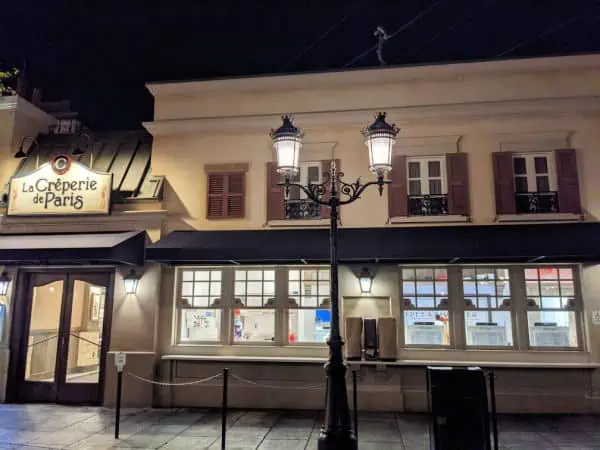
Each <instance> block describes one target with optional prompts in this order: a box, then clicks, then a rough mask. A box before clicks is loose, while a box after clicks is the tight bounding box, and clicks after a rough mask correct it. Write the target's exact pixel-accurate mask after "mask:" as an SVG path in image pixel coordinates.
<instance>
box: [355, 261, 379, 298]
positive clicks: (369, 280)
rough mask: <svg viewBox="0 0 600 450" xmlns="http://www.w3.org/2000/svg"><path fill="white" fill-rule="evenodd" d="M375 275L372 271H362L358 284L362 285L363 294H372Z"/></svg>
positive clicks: (366, 269) (364, 269)
mask: <svg viewBox="0 0 600 450" xmlns="http://www.w3.org/2000/svg"><path fill="white" fill-rule="evenodd" d="M373 278H375V277H374V276H373V274H372V273H371V271H370V270H369V269H368V268H366V267H364V268H363V269H362V270H361V271H360V275H359V276H358V282H359V283H360V292H361V294H370V293H371V287H372V286H373Z"/></svg>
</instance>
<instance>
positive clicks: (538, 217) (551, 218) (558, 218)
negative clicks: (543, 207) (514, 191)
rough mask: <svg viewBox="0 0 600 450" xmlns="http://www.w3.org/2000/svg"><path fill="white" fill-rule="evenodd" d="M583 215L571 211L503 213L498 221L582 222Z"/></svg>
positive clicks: (497, 218) (498, 217)
mask: <svg viewBox="0 0 600 450" xmlns="http://www.w3.org/2000/svg"><path fill="white" fill-rule="evenodd" d="M582 220H583V216H582V215H580V214H571V213H556V214H501V215H498V216H496V219H495V221H496V222H501V223H503V222H580V221H582Z"/></svg>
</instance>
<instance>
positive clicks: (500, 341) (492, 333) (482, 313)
mask: <svg viewBox="0 0 600 450" xmlns="http://www.w3.org/2000/svg"><path fill="white" fill-rule="evenodd" d="M462 280H463V293H464V302H465V312H464V315H465V334H466V340H467V346H477V347H510V346H512V345H513V331H512V315H511V304H512V302H511V297H510V279H509V271H508V269H506V268H503V269H499V268H493V267H476V268H464V269H462Z"/></svg>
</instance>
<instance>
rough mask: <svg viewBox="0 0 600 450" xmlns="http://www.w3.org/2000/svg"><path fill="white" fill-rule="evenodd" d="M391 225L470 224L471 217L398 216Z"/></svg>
mask: <svg viewBox="0 0 600 450" xmlns="http://www.w3.org/2000/svg"><path fill="white" fill-rule="evenodd" d="M389 221H390V223H392V224H396V223H464V222H470V221H471V217H470V216H459V215H442V216H397V217H390V219H389Z"/></svg>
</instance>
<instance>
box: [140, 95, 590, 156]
mask: <svg viewBox="0 0 600 450" xmlns="http://www.w3.org/2000/svg"><path fill="white" fill-rule="evenodd" d="M385 110H386V111H387V113H388V116H389V117H390V118H393V120H394V122H395V123H396V124H397V125H398V126H400V127H402V126H406V125H414V124H418V125H423V124H424V123H427V124H435V123H443V124H445V125H448V124H450V123H452V121H481V120H486V119H488V120H489V119H492V120H498V119H499V118H517V119H521V118H527V119H530V118H531V117H532V116H535V117H537V118H542V117H570V118H573V117H578V116H585V117H588V118H589V117H590V116H599V115H600V96H587V97H563V98H552V99H534V100H501V101H486V102H473V103H461V104H443V105H440V104H438V105H435V104H434V105H419V106H394V107H387V108H385ZM372 113H373V108H367V109H355V110H330V111H298V112H296V113H295V114H294V118H295V121H296V123H297V124H299V126H301V127H303V128H304V129H308V128H316V127H322V126H323V124H324V123H326V124H328V125H330V126H334V125H352V126H357V127H361V126H364V121H365V117H369V116H371V115H372ZM278 120H281V119H280V117H279V113H272V114H253V115H246V116H225V117H190V118H184V119H165V120H156V121H154V122H144V123H143V125H144V127H145V128H146V129H147V130H148V131H149V132H150V133H151V134H152V135H153V136H162V135H170V134H185V133H221V132H225V133H229V132H261V133H264V130H268V129H270V128H271V127H272V126H273V123H277V121H278ZM267 138H268V136H267ZM398 144H400V146H401V139H399V140H398Z"/></svg>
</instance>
